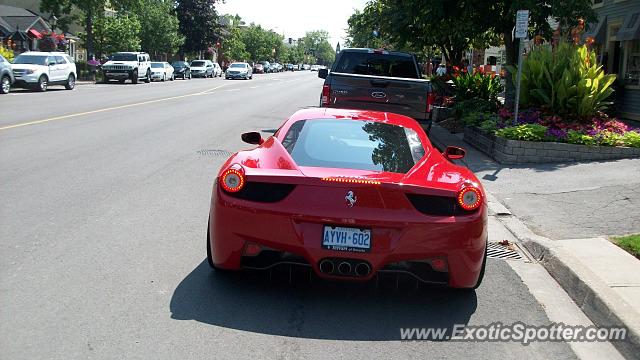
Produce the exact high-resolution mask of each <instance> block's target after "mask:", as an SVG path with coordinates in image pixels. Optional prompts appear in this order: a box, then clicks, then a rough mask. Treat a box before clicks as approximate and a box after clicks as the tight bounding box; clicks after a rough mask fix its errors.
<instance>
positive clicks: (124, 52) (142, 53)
mask: <svg viewBox="0 0 640 360" xmlns="http://www.w3.org/2000/svg"><path fill="white" fill-rule="evenodd" d="M114 54H136V55H147V53H146V52H137V51H116V52H114Z"/></svg>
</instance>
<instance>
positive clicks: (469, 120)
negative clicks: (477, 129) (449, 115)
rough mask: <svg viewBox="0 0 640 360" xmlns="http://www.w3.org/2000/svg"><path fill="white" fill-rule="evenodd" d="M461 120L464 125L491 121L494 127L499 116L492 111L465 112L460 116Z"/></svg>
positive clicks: (476, 124)
mask: <svg viewBox="0 0 640 360" xmlns="http://www.w3.org/2000/svg"><path fill="white" fill-rule="evenodd" d="M461 119H462V122H463V123H464V124H465V126H482V124H484V123H485V122H492V123H493V124H494V125H493V126H494V127H496V126H497V123H498V121H499V117H498V115H496V114H492V113H482V112H479V111H472V112H467V113H465V114H464V115H463V116H462V118H461ZM485 127H490V126H489V125H488V124H485Z"/></svg>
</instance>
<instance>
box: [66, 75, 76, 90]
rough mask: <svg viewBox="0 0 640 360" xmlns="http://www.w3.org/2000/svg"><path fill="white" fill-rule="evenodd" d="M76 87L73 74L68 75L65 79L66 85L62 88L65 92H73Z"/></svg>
mask: <svg viewBox="0 0 640 360" xmlns="http://www.w3.org/2000/svg"><path fill="white" fill-rule="evenodd" d="M75 87H76V76H75V75H73V74H69V77H68V78H67V83H66V84H64V88H65V89H67V90H73V88H75Z"/></svg>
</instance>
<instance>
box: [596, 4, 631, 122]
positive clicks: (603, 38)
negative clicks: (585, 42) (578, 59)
mask: <svg viewBox="0 0 640 360" xmlns="http://www.w3.org/2000/svg"><path fill="white" fill-rule="evenodd" d="M593 9H594V10H595V11H596V13H597V14H598V22H597V23H593V24H589V28H588V30H587V32H586V34H585V35H586V36H587V37H592V38H593V40H594V44H593V48H594V50H595V51H596V53H597V54H598V61H599V63H600V64H601V65H602V66H603V68H604V69H605V71H606V72H607V73H609V74H616V75H617V76H618V83H617V84H616V108H617V111H618V113H619V115H620V116H621V117H624V118H628V119H632V120H638V121H640V0H593Z"/></svg>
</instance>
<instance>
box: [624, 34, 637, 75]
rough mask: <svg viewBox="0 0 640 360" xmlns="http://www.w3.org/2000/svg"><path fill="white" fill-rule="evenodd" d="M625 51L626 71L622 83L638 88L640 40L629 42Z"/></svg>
mask: <svg viewBox="0 0 640 360" xmlns="http://www.w3.org/2000/svg"><path fill="white" fill-rule="evenodd" d="M627 49H628V51H627V69H626V71H625V73H624V81H625V84H626V85H628V86H640V40H632V41H629V45H628V48H627Z"/></svg>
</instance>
